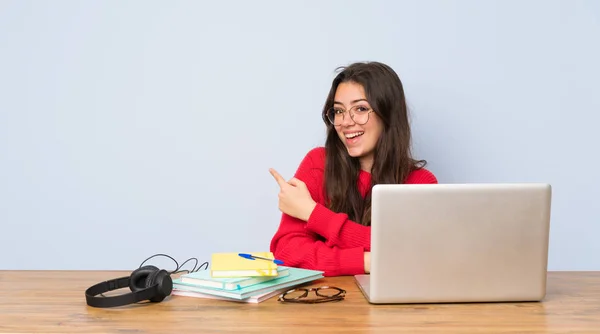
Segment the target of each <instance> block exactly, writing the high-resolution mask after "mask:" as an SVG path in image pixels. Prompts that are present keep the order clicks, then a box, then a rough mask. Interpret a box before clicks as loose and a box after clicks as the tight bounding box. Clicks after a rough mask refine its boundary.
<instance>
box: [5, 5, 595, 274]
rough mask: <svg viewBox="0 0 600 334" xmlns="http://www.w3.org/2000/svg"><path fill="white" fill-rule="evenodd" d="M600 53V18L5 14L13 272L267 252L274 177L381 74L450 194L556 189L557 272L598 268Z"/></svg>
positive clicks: (134, 9)
mask: <svg viewBox="0 0 600 334" xmlns="http://www.w3.org/2000/svg"><path fill="white" fill-rule="evenodd" d="M599 41H600V3H599V2H597V1H548V0H540V1H391V0H390V1H369V2H367V1H296V2H287V1H259V0H257V1H241V0H240V1H146V0H144V1H22V0H14V1H12V0H9V1H7V0H3V1H0V46H1V51H0V221H1V226H2V233H1V234H0V247H1V248H0V250H1V251H2V257H1V258H0V269H133V268H135V267H137V266H138V265H139V264H140V262H141V261H143V260H144V259H145V258H147V257H148V256H150V255H152V254H154V253H158V252H164V253H168V254H170V255H173V256H175V257H176V258H177V259H178V260H179V262H180V263H181V262H182V261H183V260H185V259H186V258H188V257H192V256H195V257H199V258H200V259H201V261H206V260H208V259H209V256H210V254H211V253H212V252H218V251H255V250H268V247H269V241H270V239H271V237H272V235H273V233H274V232H275V230H276V228H277V226H278V224H279V219H280V212H279V211H278V209H277V192H278V187H277V185H276V183H275V182H274V180H273V179H272V178H271V176H270V175H269V173H268V168H269V167H275V168H277V169H278V170H279V171H280V172H281V173H282V174H283V175H284V176H285V177H291V175H292V174H293V173H294V171H295V169H296V167H297V165H298V163H299V162H300V160H301V159H302V157H303V156H304V155H305V154H306V152H307V151H308V150H310V149H311V148H312V147H314V146H317V145H322V144H323V143H324V124H323V123H322V121H321V119H320V111H321V107H322V105H323V102H324V99H325V97H326V94H327V91H328V88H329V85H330V82H331V79H332V78H333V75H334V69H335V68H336V67H337V66H340V65H345V64H348V63H350V62H353V61H362V60H378V61H382V62H385V63H388V64H389V65H391V66H392V67H393V68H394V69H395V70H396V71H397V72H398V74H399V75H400V76H401V78H402V80H403V82H404V84H405V88H406V93H407V97H408V100H409V106H410V109H411V113H412V120H413V129H414V147H415V152H416V153H417V155H418V157H419V158H425V159H427V160H428V161H429V168H430V169H431V170H432V171H433V172H434V173H435V174H436V175H437V177H438V179H439V181H440V182H442V183H448V182H453V183H454V182H505V181H508V182H513V181H515V182H520V181H540V182H549V183H551V184H552V185H553V191H554V198H553V200H554V202H553V212H552V225H551V240H550V259H549V269H551V270H600V256H598V255H599V254H600V245H599V244H598V236H599V235H600V225H599V224H598V223H599V219H598V218H599V217H600V216H599V213H598V212H599V211H598V209H596V208H595V207H594V206H596V205H598V203H599V202H598V199H599V198H600V191H599V190H598V189H599V183H600V176H598V175H599V174H598V171H599V170H600V158H599V154H598V149H597V148H596V147H595V146H594V145H597V144H598V143H600V131H599V130H598V124H599V123H600V116H599V115H600V97H599V95H600V94H598V92H599V91H600V89H599V88H600V87H599V84H598V82H599V78H600V65H599V63H600V62H599V61H598V60H599V59H600V43H599ZM165 263H168V262H165Z"/></svg>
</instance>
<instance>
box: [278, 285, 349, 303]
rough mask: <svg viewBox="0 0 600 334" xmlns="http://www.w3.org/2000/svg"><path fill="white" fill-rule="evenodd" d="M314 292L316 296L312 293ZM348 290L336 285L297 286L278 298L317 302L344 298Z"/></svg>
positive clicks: (294, 301) (295, 301) (300, 301)
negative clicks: (311, 293)
mask: <svg viewBox="0 0 600 334" xmlns="http://www.w3.org/2000/svg"><path fill="white" fill-rule="evenodd" d="M310 292H314V296H313V295H310V296H309V293H310ZM345 297H346V290H344V289H340V288H338V287H335V286H320V287H317V288H295V289H290V290H288V291H286V292H284V293H282V294H281V295H280V296H279V298H278V299H277V300H278V301H280V302H284V303H303V304H316V303H327V302H334V301H340V300H343V299H344V298H345Z"/></svg>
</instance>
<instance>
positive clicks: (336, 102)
mask: <svg viewBox="0 0 600 334" xmlns="http://www.w3.org/2000/svg"><path fill="white" fill-rule="evenodd" d="M361 101H365V102H368V101H367V99H358V100H354V101H352V102H350V103H351V104H355V103H358V102H361ZM333 104H341V105H344V104H343V103H342V102H340V101H333Z"/></svg>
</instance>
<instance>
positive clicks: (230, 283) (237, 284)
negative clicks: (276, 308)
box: [181, 267, 290, 290]
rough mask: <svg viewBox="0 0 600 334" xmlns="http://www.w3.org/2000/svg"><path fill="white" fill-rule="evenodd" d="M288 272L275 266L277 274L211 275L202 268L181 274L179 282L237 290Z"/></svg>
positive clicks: (286, 274) (283, 275) (282, 275)
mask: <svg viewBox="0 0 600 334" xmlns="http://www.w3.org/2000/svg"><path fill="white" fill-rule="evenodd" d="M289 274H290V272H289V270H288V269H287V268H285V267H278V268H277V276H247V277H212V275H211V274H210V271H209V270H203V271H196V272H193V273H189V274H185V275H181V283H186V284H191V285H195V286H200V287H205V288H213V289H214V288H216V289H223V290H239V289H241V288H245V287H247V286H251V285H254V284H258V283H263V282H267V281H270V280H273V279H276V278H279V277H285V276H288V275H289Z"/></svg>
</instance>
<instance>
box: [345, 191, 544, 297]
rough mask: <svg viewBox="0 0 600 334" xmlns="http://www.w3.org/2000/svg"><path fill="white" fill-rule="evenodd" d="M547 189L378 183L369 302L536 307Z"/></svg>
mask: <svg viewBox="0 0 600 334" xmlns="http://www.w3.org/2000/svg"><path fill="white" fill-rule="evenodd" d="M550 204H551V186H550V185H549V184H411V185H376V186H374V187H373V191H372V218H371V270H370V274H369V275H356V276H355V279H356V282H357V284H358V286H359V288H360V290H361V291H362V293H363V294H364V296H365V298H366V299H367V300H368V301H369V302H370V303H373V304H389V303H454V302H458V303H460V302H516V301H540V300H542V299H543V298H544V297H545V294H546V274H547V263H548V241H549V229H550Z"/></svg>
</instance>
